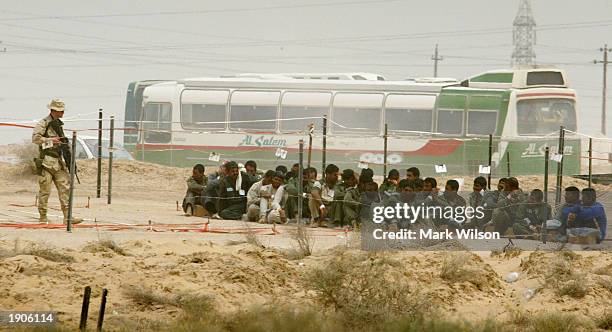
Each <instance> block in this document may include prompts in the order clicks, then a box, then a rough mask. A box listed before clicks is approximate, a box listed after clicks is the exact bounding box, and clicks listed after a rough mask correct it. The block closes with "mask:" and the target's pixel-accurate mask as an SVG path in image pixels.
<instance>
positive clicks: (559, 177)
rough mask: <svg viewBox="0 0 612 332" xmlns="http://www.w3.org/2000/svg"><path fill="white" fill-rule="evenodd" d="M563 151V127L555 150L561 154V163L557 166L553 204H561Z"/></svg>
mask: <svg viewBox="0 0 612 332" xmlns="http://www.w3.org/2000/svg"><path fill="white" fill-rule="evenodd" d="M563 150H565V128H563V126H561V127H560V129H559V146H558V148H557V154H561V161H560V162H559V164H558V165H557V186H556V189H555V204H559V203H560V202H561V188H562V187H563V159H564V158H563Z"/></svg>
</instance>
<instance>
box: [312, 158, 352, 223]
mask: <svg viewBox="0 0 612 332" xmlns="http://www.w3.org/2000/svg"><path fill="white" fill-rule="evenodd" d="M339 171H340V169H339V168H338V166H336V165H334V164H329V165H327V167H326V168H325V176H324V177H323V178H322V179H321V180H319V181H316V182H315V183H314V184H313V185H312V190H311V191H310V194H311V198H310V199H309V200H308V208H309V209H310V216H311V219H312V224H311V225H312V226H314V227H317V226H322V225H323V219H326V218H330V219H331V221H332V222H333V221H334V219H333V218H334V217H335V216H336V212H335V208H336V206H337V203H336V202H337V201H335V200H334V197H335V195H336V192H335V189H336V184H337V183H338V172H339ZM342 196H343V197H344V194H342Z"/></svg>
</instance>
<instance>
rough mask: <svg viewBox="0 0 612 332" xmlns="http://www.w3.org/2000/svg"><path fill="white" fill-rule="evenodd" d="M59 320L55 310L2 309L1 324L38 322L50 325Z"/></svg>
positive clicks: (0, 312)
mask: <svg viewBox="0 0 612 332" xmlns="http://www.w3.org/2000/svg"><path fill="white" fill-rule="evenodd" d="M55 322H57V318H56V313H55V312H47V311H44V312H43V311H0V325H2V324H8V325H17V324H37V325H49V324H53V323H55Z"/></svg>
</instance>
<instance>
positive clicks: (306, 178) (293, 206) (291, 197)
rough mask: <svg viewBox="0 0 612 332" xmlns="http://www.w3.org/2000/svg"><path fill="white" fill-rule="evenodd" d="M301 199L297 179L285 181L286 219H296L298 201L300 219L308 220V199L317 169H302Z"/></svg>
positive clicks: (315, 178)
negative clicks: (300, 201)
mask: <svg viewBox="0 0 612 332" xmlns="http://www.w3.org/2000/svg"><path fill="white" fill-rule="evenodd" d="M302 174H303V176H302V194H303V195H302V197H301V198H299V184H298V181H299V177H293V178H291V179H289V181H287V185H285V195H286V197H287V198H286V204H285V212H286V214H287V218H289V219H293V218H297V213H298V199H301V200H302V218H310V211H309V209H308V198H309V197H310V192H311V191H312V186H313V184H314V182H315V181H316V180H317V169H316V168H314V167H308V168H306V169H304V172H303V173H302Z"/></svg>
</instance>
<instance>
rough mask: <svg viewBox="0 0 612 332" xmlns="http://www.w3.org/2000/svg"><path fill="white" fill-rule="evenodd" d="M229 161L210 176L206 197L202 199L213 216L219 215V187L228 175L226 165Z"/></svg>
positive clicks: (205, 191)
mask: <svg viewBox="0 0 612 332" xmlns="http://www.w3.org/2000/svg"><path fill="white" fill-rule="evenodd" d="M226 164H227V161H225V162H223V163H222V164H221V165H219V169H218V170H217V171H216V172H215V173H213V174H210V175H209V176H208V184H207V185H206V189H205V190H204V196H203V197H202V202H203V204H202V205H204V209H206V211H207V212H208V213H209V214H211V215H215V214H217V212H218V211H217V207H218V205H219V197H218V195H219V185H220V184H221V181H222V180H223V178H224V177H225V175H226V174H227V170H226V168H225V165H226Z"/></svg>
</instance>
